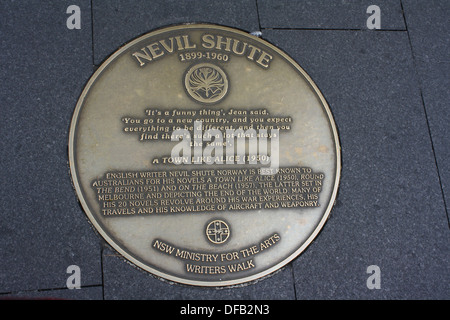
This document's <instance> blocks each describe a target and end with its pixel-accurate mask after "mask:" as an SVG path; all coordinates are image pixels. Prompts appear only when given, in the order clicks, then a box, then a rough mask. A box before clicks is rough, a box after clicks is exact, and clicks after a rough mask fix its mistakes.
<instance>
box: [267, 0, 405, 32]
mask: <svg viewBox="0 0 450 320" xmlns="http://www.w3.org/2000/svg"><path fill="white" fill-rule="evenodd" d="M371 5H377V6H378V7H379V9H380V29H381V30H405V24H404V19H403V15H402V7H401V3H400V0H380V1H375V2H374V1H372V0H352V1H348V0H341V1H328V0H315V1H309V0H279V1H273V0H258V12H259V15H260V22H261V27H262V28H303V29H358V30H360V29H361V30H368V28H367V19H368V18H369V17H371V16H372V12H373V11H372V10H370V11H369V12H370V13H367V9H368V7H369V6H371Z"/></svg>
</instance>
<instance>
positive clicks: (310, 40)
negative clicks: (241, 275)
mask: <svg viewBox="0 0 450 320" xmlns="http://www.w3.org/2000/svg"><path fill="white" fill-rule="evenodd" d="M372 4H375V5H378V6H379V8H380V9H381V29H380V30H369V29H368V28H367V25H366V21H367V19H368V18H369V16H370V14H368V13H366V10H367V7H368V6H369V5H372ZM69 5H77V6H79V7H80V9H81V29H80V30H69V29H68V28H67V27H66V20H67V18H68V17H69V14H67V13H66V9H67V7H68V6H69ZM449 16H450V1H448V0H440V1H437V0H370V1H369V0H352V1H351V0H329V1H325V0H317V1H306V0H304V1H303V0H298V1H294V0H244V1H223V0H218V1H212V0H211V1H197V0H185V1H172V0H165V1H144V0H133V1H119V0H92V1H89V0H70V1H66V0H64V1H63V0H58V1H56V0H54V1H49V0H45V1H43V0H39V1H37V0H34V1H31V0H29V1H26V2H25V1H12V0H2V1H1V2H0V43H1V44H0V46H1V47H0V64H1V68H0V77H1V86H0V119H1V122H0V123H1V127H0V128H1V129H0V130H1V131H0V132H1V138H0V157H1V158H0V159H1V161H0V163H1V179H0V200H1V202H0V206H1V208H0V299H1V298H11V297H13V298H14V297H15V298H19V297H20V298H24V297H25V298H63V299H107V300H110V299H199V300H201V299H214V300H220V299H224V300H225V299H282V300H293V299H299V300H300V299H450V281H449V280H450V259H449V254H450V230H449V220H448V211H449V206H450V161H448V159H450V139H449V138H450V134H449V132H448V129H449V122H450V105H449V101H450V77H449V75H450V59H449V52H450V50H449V49H450V45H449V44H450V43H449V42H450V35H449V27H450V23H449ZM186 22H209V23H215V24H221V25H226V26H230V27H235V28H239V29H242V30H246V31H248V32H253V31H261V32H262V38H263V39H266V40H268V41H270V42H272V43H273V44H275V45H277V46H278V47H280V48H281V49H282V50H284V51H286V52H287V53H288V54H289V55H291V56H292V57H293V58H294V59H295V60H296V61H297V62H298V63H299V64H300V65H301V66H302V67H303V68H304V69H305V70H306V71H307V72H308V74H309V75H310V76H311V77H312V79H313V80H314V81H315V82H316V84H317V85H318V87H319V88H320V89H321V91H322V93H323V94H324V96H325V98H326V99H327V101H328V103H329V105H330V108H331V110H332V112H333V114H334V117H335V121H336V124H337V127H338V130H339V134H340V141H341V146H342V166H343V169H342V175H341V184H340V190H339V194H338V197H337V201H336V205H335V207H334V209H333V211H332V214H331V218H330V219H329V220H328V222H327V223H326V224H325V227H324V228H323V230H322V231H321V233H320V234H319V236H318V237H317V238H316V239H315V241H314V242H313V243H312V244H311V245H310V246H309V248H308V249H307V250H306V251H305V252H304V253H303V254H301V255H300V256H299V257H298V258H297V259H295V260H294V261H293V262H292V263H290V264H289V265H287V266H286V267H284V268H283V269H282V270H280V271H279V272H277V273H275V274H274V275H273V276H271V277H268V278H266V279H263V280H261V281H259V282H256V283H254V284H250V285H246V286H239V287H236V288H225V289H211V288H209V289H206V288H198V287H189V286H181V285H177V284H170V283H167V282H164V281H161V280H159V279H156V278H154V277H152V276H150V275H148V274H147V273H145V272H143V271H141V270H138V269H136V268H135V267H133V266H132V265H130V264H129V263H127V262H125V261H124V260H123V259H122V258H120V257H118V256H117V254H116V253H115V252H114V251H113V250H112V249H110V248H109V247H108V246H107V245H106V244H105V243H104V242H103V240H102V239H101V238H100V237H99V236H98V235H97V234H96V233H95V231H94V229H93V228H92V227H91V225H90V224H89V222H88V220H87V218H86V217H85V214H84V212H83V211H82V209H81V207H80V206H79V204H78V202H77V197H76V194H75V191H74V190H73V188H72V184H71V179H70V174H69V167H68V156H67V144H68V131H69V124H70V120H71V117H72V112H73V110H74V108H75V105H76V102H77V99H78V96H79V94H80V93H81V90H82V88H83V87H84V84H85V83H86V82H87V80H88V79H89V77H90V76H91V75H92V74H93V72H94V71H95V69H96V67H98V66H99V65H100V64H101V62H102V61H103V60H104V59H105V58H106V57H108V55H110V54H111V53H112V52H114V51H115V50H116V49H117V48H118V47H120V46H121V45H123V44H124V43H126V42H128V41H129V40H131V39H134V38H136V37H137V36H139V35H141V34H144V33H146V32H148V31H151V30H152V29H155V28H159V27H163V26H166V25H171V24H177V23H186ZM70 265H77V266H79V267H80V271H81V288H80V289H73V290H70V289H68V288H67V287H66V281H67V278H68V277H69V275H70V274H68V273H67V272H66V271H67V268H68V266H70ZM370 265H377V266H379V268H380V271H381V288H380V289H373V290H370V289H368V287H367V286H366V281H367V278H368V277H369V276H370V274H368V273H367V267H368V266H370Z"/></svg>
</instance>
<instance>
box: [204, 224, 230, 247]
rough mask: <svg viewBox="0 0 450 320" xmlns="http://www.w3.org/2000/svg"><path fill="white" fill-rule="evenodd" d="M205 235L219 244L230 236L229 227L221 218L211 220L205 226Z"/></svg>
mask: <svg viewBox="0 0 450 320" xmlns="http://www.w3.org/2000/svg"><path fill="white" fill-rule="evenodd" d="M206 236H207V237H208V240H209V241H211V242H212V243H214V244H221V243H224V242H225V241H227V240H228V238H229V237H230V228H229V227H228V225H227V224H226V223H225V221H222V220H213V221H211V222H210V223H209V224H208V226H207V227H206Z"/></svg>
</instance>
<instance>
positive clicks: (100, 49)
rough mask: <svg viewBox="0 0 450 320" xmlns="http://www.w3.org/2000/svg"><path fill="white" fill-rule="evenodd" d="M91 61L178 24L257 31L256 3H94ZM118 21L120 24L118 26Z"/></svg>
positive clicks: (103, 0)
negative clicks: (138, 37)
mask: <svg viewBox="0 0 450 320" xmlns="http://www.w3.org/2000/svg"><path fill="white" fill-rule="evenodd" d="M93 16H94V29H93V30H94V57H95V58H94V60H95V64H97V65H98V64H100V63H101V61H103V60H104V59H105V58H107V57H108V56H109V55H110V54H112V53H113V52H114V51H116V50H117V48H119V47H120V46H121V45H123V44H125V43H126V42H129V41H130V40H132V39H134V38H136V37H137V36H139V35H141V34H145V33H147V32H150V31H152V30H153V29H156V28H161V27H164V26H168V25H173V24H180V23H193V22H198V23H202V22H203V23H216V24H221V25H226V26H233V27H235V28H241V29H243V30H248V31H249V32H251V31H257V30H259V24H258V14H257V10H256V2H255V1H253V0H244V1H236V0H233V1H207V2H205V1H200V0H186V1H177V0H163V1H161V0H158V1H145V0H135V1H133V2H132V5H130V3H129V2H126V1H120V0H95V1H94V2H93ZM118 21H120V22H121V23H117V22H118Z"/></svg>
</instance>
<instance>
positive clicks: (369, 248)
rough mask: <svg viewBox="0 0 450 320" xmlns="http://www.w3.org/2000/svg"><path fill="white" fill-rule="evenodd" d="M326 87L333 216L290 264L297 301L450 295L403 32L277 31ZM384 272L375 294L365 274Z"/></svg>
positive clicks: (445, 240)
mask: <svg viewBox="0 0 450 320" xmlns="http://www.w3.org/2000/svg"><path fill="white" fill-rule="evenodd" d="M263 37H264V38H266V39H268V40H269V41H271V42H273V43H275V44H276V45H278V46H280V47H281V48H283V49H285V50H286V51H287V52H288V53H289V54H290V55H291V56H292V57H293V58H294V59H296V60H297V61H298V62H299V63H300V65H302V66H303V67H304V68H305V70H306V71H307V72H308V73H309V75H310V76H311V77H312V78H313V80H314V81H315V82H316V83H317V85H318V86H319V88H320V89H321V90H322V92H323V94H324V96H325V98H326V99H327V101H328V103H329V104H330V107H331V110H332V112H333V114H334V116H335V120H336V123H337V127H338V130H339V134H340V139H341V147H342V166H343V169H342V176H341V184H340V190H339V194H338V198H337V202H336V206H335V208H334V209H333V210H332V213H331V218H330V219H329V221H328V222H327V223H326V225H325V227H324V229H323V230H322V232H321V234H320V235H319V236H318V238H317V239H316V240H315V241H314V243H313V244H312V245H311V246H310V248H309V249H308V250H307V251H306V252H305V253H304V254H303V255H302V256H300V257H299V258H298V259H297V260H295V261H294V263H293V267H294V276H295V281H296V292H297V298H298V299H448V298H449V290H448V288H449V287H448V279H449V276H450V266H449V259H448V256H449V255H448V254H449V252H450V251H449V249H450V236H449V235H450V234H449V230H448V224H447V221H446V216H445V207H444V204H443V200H442V196H441V190H440V185H439V179H438V174H437V170H436V166H435V165H434V155H433V150H432V146H431V142H430V137H429V134H428V127H427V122H426V117H425V113H424V109H423V106H422V101H421V97H420V90H419V82H418V80H417V77H416V73H415V70H414V63H413V57H412V54H411V50H410V46H409V40H408V35H407V33H406V32H366V31H329V30H320V31H310V30H308V31H278V30H265V31H264V32H263ZM371 265H376V266H378V267H379V268H380V272H381V278H380V279H381V288H380V289H372V290H371V289H369V288H368V287H367V279H368V278H369V276H370V275H371V273H369V274H368V273H367V268H368V267H369V266H371Z"/></svg>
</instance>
